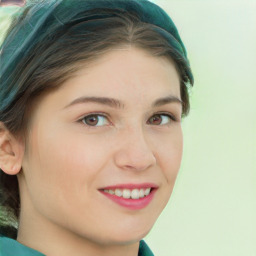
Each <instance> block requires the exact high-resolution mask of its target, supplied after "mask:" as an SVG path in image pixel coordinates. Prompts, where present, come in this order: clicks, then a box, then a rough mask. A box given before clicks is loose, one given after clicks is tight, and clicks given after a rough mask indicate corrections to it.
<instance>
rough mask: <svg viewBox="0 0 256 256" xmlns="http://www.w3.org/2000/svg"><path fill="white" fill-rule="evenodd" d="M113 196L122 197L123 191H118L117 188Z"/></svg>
mask: <svg viewBox="0 0 256 256" xmlns="http://www.w3.org/2000/svg"><path fill="white" fill-rule="evenodd" d="M115 195H116V196H119V197H120V196H122V195H123V191H122V190H121V189H118V188H117V189H116V190H115Z"/></svg>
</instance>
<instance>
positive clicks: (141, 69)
mask: <svg viewBox="0 0 256 256" xmlns="http://www.w3.org/2000/svg"><path fill="white" fill-rule="evenodd" d="M62 87H63V88H65V89H67V90H69V93H70V96H71V95H73V94H74V95H73V97H75V96H78V95H75V94H77V92H75V91H76V88H77V89H78V88H79V89H81V90H82V91H88V90H89V91H90V92H91V93H97V94H99V96H100V95H101V96H106V94H109V96H114V95H116V96H121V95H120V94H121V92H124V91H127V93H128V92H130V93H131V92H132V93H135V94H136V95H141V96H143V95H144V94H148V93H149V92H150V91H152V90H154V93H158V94H161V93H168V94H174V95H175V96H179V95H180V80H179V74H178V72H177V71H176V68H175V65H174V64H173V62H172V61H171V60H170V59H168V58H167V57H155V56H152V55H150V53H148V52H147V51H144V50H142V49H138V48H132V47H130V48H124V49H112V50H111V51H109V52H107V53H106V54H104V55H103V56H101V57H100V58H99V59H97V60H96V61H94V62H93V63H91V64H90V65H89V66H88V65H86V67H84V68H80V69H79V70H78V71H77V72H75V73H74V75H73V77H72V78H70V79H69V80H67V81H66V82H65V83H64V84H63V85H62ZM102 94H103V95H102ZM126 95H127V94H126Z"/></svg>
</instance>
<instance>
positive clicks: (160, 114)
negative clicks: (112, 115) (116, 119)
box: [78, 112, 177, 129]
mask: <svg viewBox="0 0 256 256" xmlns="http://www.w3.org/2000/svg"><path fill="white" fill-rule="evenodd" d="M154 116H165V117H168V118H170V120H171V121H170V122H169V123H167V124H163V125H155V126H164V125H170V123H172V122H177V118H176V117H175V116H174V115H171V114H170V113H166V112H160V113H156V114H154V115H152V116H151V117H150V118H149V119H151V118H152V117H154ZM89 117H104V118H107V119H108V115H106V114H105V113H91V114H88V115H86V116H83V117H82V118H80V119H79V120H78V122H79V123H82V124H83V125H84V126H86V127H87V128H89V129H91V128H92V129H94V128H97V127H102V126H105V125H102V126H94V125H88V124H86V123H85V122H84V120H85V119H86V118H89Z"/></svg>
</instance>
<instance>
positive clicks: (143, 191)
mask: <svg viewBox="0 0 256 256" xmlns="http://www.w3.org/2000/svg"><path fill="white" fill-rule="evenodd" d="M152 190H153V188H140V189H139V188H135V189H127V188H125V189H123V188H116V189H103V190H102V191H103V192H105V193H107V194H110V195H115V196H118V197H122V198H125V199H140V198H144V197H146V196H148V195H149V194H150V193H151V191H152Z"/></svg>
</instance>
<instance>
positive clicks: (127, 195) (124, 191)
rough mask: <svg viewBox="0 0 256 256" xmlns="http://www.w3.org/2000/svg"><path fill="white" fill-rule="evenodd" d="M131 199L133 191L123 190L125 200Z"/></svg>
mask: <svg viewBox="0 0 256 256" xmlns="http://www.w3.org/2000/svg"><path fill="white" fill-rule="evenodd" d="M130 197H131V191H130V190H129V189H124V190H123V198H127V199H128V198H130Z"/></svg>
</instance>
